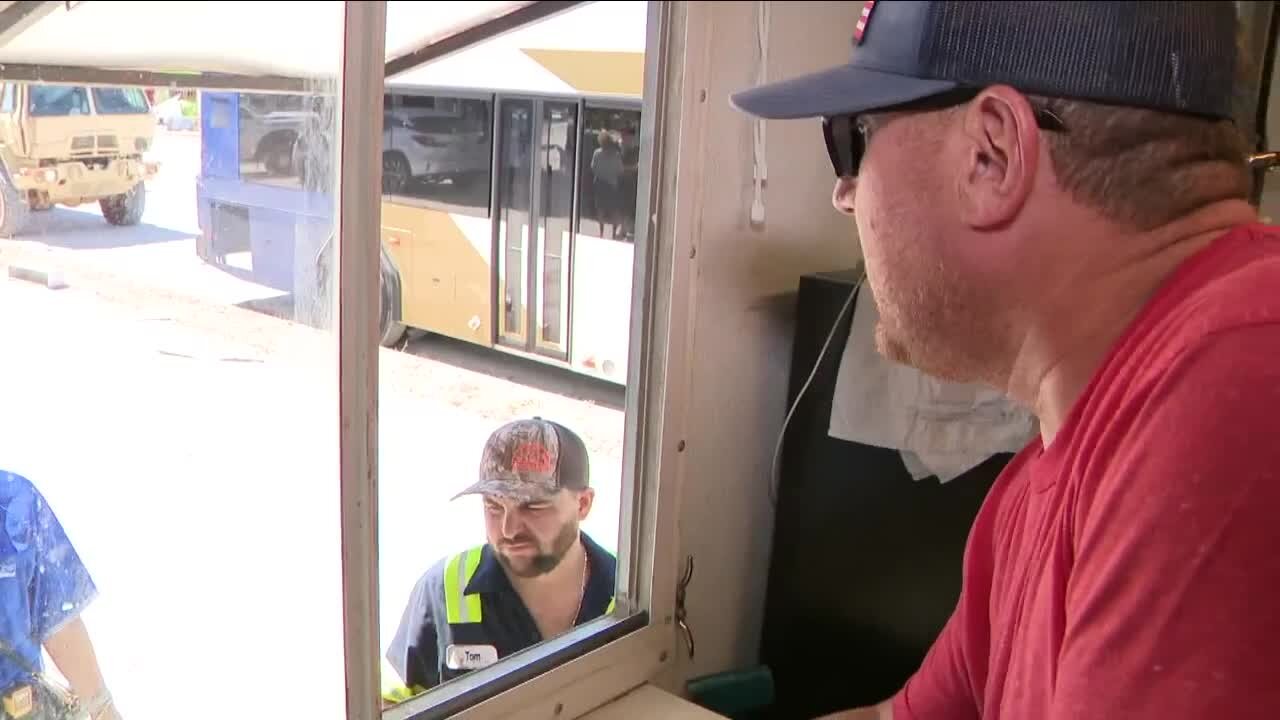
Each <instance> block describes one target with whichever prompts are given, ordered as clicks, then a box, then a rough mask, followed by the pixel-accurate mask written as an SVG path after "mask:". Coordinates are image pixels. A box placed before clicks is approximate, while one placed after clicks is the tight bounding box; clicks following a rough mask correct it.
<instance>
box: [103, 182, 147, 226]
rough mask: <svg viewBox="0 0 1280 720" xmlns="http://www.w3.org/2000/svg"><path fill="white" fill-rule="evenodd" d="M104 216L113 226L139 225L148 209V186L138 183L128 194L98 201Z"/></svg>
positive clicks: (124, 193)
mask: <svg viewBox="0 0 1280 720" xmlns="http://www.w3.org/2000/svg"><path fill="white" fill-rule="evenodd" d="M98 207H100V208H102V216H103V217H104V218H106V219H107V222H109V223H111V224H112V225H137V224H138V223H140V222H142V212H143V210H145V209H146V207H147V184H146V183H141V182H140V183H138V184H137V185H134V186H133V187H132V188H130V189H129V190H128V191H127V192H123V193H120V194H119V195H112V196H111V197H107V198H102V199H101V200H99V201H98Z"/></svg>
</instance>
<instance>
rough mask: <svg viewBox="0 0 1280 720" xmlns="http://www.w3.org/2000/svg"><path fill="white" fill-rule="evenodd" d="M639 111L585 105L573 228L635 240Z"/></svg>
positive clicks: (594, 233) (620, 238) (609, 237)
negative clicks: (576, 211)
mask: <svg viewBox="0 0 1280 720" xmlns="http://www.w3.org/2000/svg"><path fill="white" fill-rule="evenodd" d="M639 137H640V111H639V110H616V109H611V108H599V107H591V106H590V105H588V106H587V113H586V118H585V121H584V122H583V141H582V170H581V173H582V176H581V177H582V182H581V183H580V184H579V186H578V226H577V227H578V232H579V233H580V234H582V235H587V236H591V237H597V238H604V239H607V240H624V241H627V242H631V241H633V240H634V239H635V218H636V198H637V192H638V188H637V183H636V179H637V171H638V168H639V164H640V140H639Z"/></svg>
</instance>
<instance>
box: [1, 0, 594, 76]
mask: <svg viewBox="0 0 1280 720" xmlns="http://www.w3.org/2000/svg"><path fill="white" fill-rule="evenodd" d="M344 4H345V3H343V2H340V1H337V0H319V1H312V2H299V3H285V2H247V1H244V0H236V1H208V0H190V1H182V2H137V1H136V0H113V1H111V2H99V1H94V0H87V1H84V2H0V77H4V78H6V79H15V80H40V81H44V82H75V83H83V84H108V85H117V84H130V85H154V86H171V87H205V88H228V89H245V90H267V91H270V90H279V91H292V90H297V89H299V87H307V86H310V87H312V88H314V87H316V83H326V82H332V80H333V79H334V78H336V76H337V73H338V69H339V64H340V63H341V58H342V53H341V47H342V37H343V35H342V31H343V28H342V23H343V6H344ZM577 4H579V3H576V2H547V1H543V2H531V1H529V0H522V1H513V0H498V1H477V2H410V1H404V0H391V2H388V3H387V28H386V60H387V64H388V65H387V75H388V76H390V75H392V74H394V73H395V72H401V71H404V70H407V69H410V68H412V67H414V66H416V65H420V64H422V63H424V62H428V61H430V60H434V59H436V58H439V57H442V56H444V55H447V54H450V53H452V52H456V51H457V50H460V49H463V48H465V47H467V46H469V45H471V44H474V43H476V42H480V41H482V40H485V39H488V38H491V37H495V36H497V35H501V34H503V33H506V32H509V31H511V30H513V29H516V28H518V27H520V26H522V25H524V24H527V23H529V22H532V21H534V20H537V19H540V18H543V17H547V16H549V15H553V14H556V13H558V12H561V11H563V10H566V9H568V8H570V7H572V6H574V5H577Z"/></svg>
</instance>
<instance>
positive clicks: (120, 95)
mask: <svg viewBox="0 0 1280 720" xmlns="http://www.w3.org/2000/svg"><path fill="white" fill-rule="evenodd" d="M93 104H94V105H95V106H96V108H97V111H98V114H99V115H144V114H146V113H147V112H150V110H151V107H150V106H149V105H148V104H147V96H146V94H144V93H143V92H142V88H94V89H93Z"/></svg>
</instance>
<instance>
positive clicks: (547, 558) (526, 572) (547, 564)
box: [498, 553, 564, 578]
mask: <svg viewBox="0 0 1280 720" xmlns="http://www.w3.org/2000/svg"><path fill="white" fill-rule="evenodd" d="M562 559H564V556H563V555H562V556H560V557H556V556H555V555H547V554H543V553H538V554H537V555H534V556H533V557H532V558H530V559H529V561H528V562H526V563H521V564H520V566H519V567H517V566H516V565H515V564H514V563H512V562H511V558H509V557H507V556H506V555H503V554H502V553H498V560H499V561H500V562H501V563H502V564H503V565H504V566H505V567H506V568H507V569H508V570H510V571H511V573H512V574H514V575H516V576H517V577H522V578H534V577H539V576H541V575H546V574H547V573H549V572H551V571H552V570H555V569H556V568H557V567H558V566H559V565H560V561H561V560H562Z"/></svg>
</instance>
